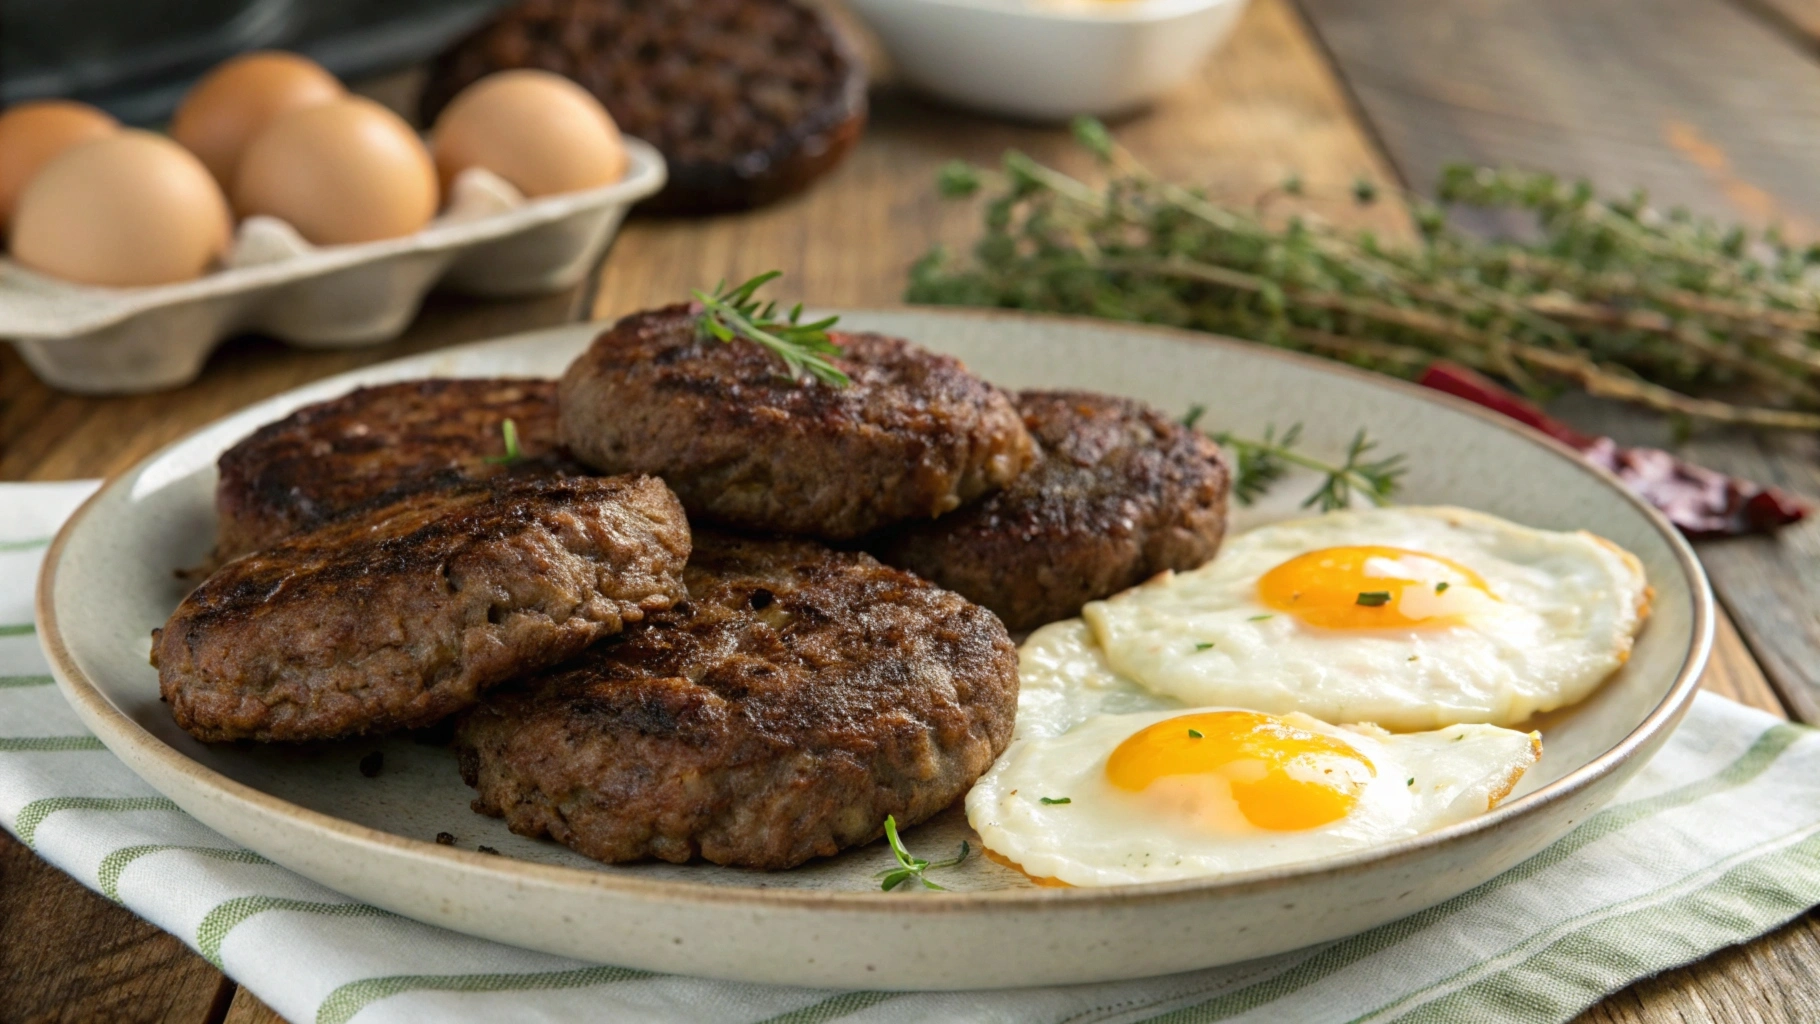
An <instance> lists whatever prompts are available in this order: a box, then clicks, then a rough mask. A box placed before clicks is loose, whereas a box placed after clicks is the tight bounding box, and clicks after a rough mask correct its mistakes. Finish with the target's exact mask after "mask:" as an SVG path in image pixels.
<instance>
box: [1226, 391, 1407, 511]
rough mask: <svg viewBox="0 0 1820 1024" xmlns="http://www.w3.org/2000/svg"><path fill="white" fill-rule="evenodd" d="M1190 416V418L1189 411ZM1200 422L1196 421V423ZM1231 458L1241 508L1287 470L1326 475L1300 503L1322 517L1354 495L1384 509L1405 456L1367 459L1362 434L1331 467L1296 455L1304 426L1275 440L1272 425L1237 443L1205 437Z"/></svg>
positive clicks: (1231, 437) (1229, 436) (1232, 438)
mask: <svg viewBox="0 0 1820 1024" xmlns="http://www.w3.org/2000/svg"><path fill="white" fill-rule="evenodd" d="M1191 415H1194V413H1193V411H1192V410H1191ZM1196 418H1197V419H1198V416H1197V417H1196ZM1208 436H1210V437H1212V438H1213V439H1214V440H1215V441H1217V442H1218V443H1219V445H1220V446H1221V447H1222V448H1225V449H1227V450H1228V451H1230V452H1231V453H1232V457H1233V467H1232V495H1233V497H1235V498H1237V499H1238V500H1239V504H1241V505H1250V504H1252V503H1253V502H1255V501H1257V500H1258V499H1259V498H1260V497H1262V496H1263V495H1264V493H1265V492H1266V491H1268V490H1270V488H1271V486H1272V485H1274V484H1275V483H1276V482H1277V481H1278V480H1281V479H1282V478H1283V475H1284V474H1285V473H1287V472H1289V467H1290V466H1300V467H1302V468H1303V469H1312V470H1314V471H1315V472H1317V473H1321V474H1324V479H1323V480H1322V481H1321V486H1320V487H1319V488H1317V489H1316V490H1315V492H1314V493H1313V494H1311V495H1309V496H1308V498H1307V499H1306V500H1304V501H1303V502H1302V507H1303V508H1313V507H1315V506H1319V507H1320V509H1321V511H1323V512H1332V511H1334V510H1335V509H1342V508H1349V507H1351V505H1352V496H1353V493H1354V492H1355V491H1356V492H1359V493H1362V494H1364V495H1365V497H1366V499H1367V500H1369V501H1370V502H1371V503H1372V504H1374V505H1383V504H1385V503H1387V502H1388V501H1389V500H1390V497H1391V495H1393V494H1395V493H1396V490H1397V485H1398V483H1399V482H1400V480H1401V478H1402V476H1403V473H1404V472H1405V467H1404V465H1403V456H1401V455H1391V456H1388V457H1386V458H1382V459H1372V458H1368V456H1369V455H1370V454H1371V452H1372V450H1373V449H1375V448H1377V442H1375V441H1373V440H1371V439H1370V438H1369V437H1367V436H1366V434H1365V431H1363V430H1360V431H1359V432H1358V433H1357V434H1355V435H1353V438H1352V444H1351V445H1349V446H1347V449H1346V458H1345V460H1344V461H1342V462H1341V463H1339V464H1338V465H1335V464H1334V463H1331V462H1326V461H1323V460H1321V459H1317V458H1314V457H1312V456H1308V455H1303V454H1302V453H1301V452H1298V451H1296V450H1295V447H1296V444H1297V442H1299V441H1300V440H1301V439H1302V425H1301V424H1300V423H1297V424H1295V425H1293V426H1291V427H1290V428H1289V429H1288V430H1285V431H1284V432H1283V434H1282V436H1281V437H1279V436H1277V432H1276V427H1275V425H1271V426H1268V427H1265V428H1264V436H1263V437H1262V438H1245V437H1239V436H1238V435H1236V434H1233V433H1231V432H1226V431H1222V432H1220V433H1215V434H1210V435H1208Z"/></svg>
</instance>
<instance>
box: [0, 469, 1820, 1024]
mask: <svg viewBox="0 0 1820 1024" xmlns="http://www.w3.org/2000/svg"><path fill="white" fill-rule="evenodd" d="M92 489H93V485H92V484H86V483H84V484H36V485H23V484H11V485H0V627H3V628H0V824H4V825H5V826H6V827H7V828H8V829H9V830H11V831H12V833H13V834H14V835H16V836H18V837H19V838H20V840H21V841H23V842H25V843H26V844H27V845H29V846H31V847H32V848H33V849H34V850H36V851H37V852H38V853H39V854H40V855H42V856H43V857H45V858H46V859H47V860H49V861H50V862H51V863H53V864H56V865H57V866H58V867H60V868H62V869H63V870H64V871H67V872H69V873H70V874H71V875H73V876H75V877H76V878H77V879H78V880H80V881H81V882H82V883H83V884H85V885H88V886H90V887H91V888H93V889H95V890H96V891H98V892H101V893H103V894H105V895H106V896H107V897H108V898H109V899H113V900H117V901H119V902H121V903H123V904H125V905H126V906H128V907H130V908H131V909H132V910H133V911H135V912H136V913H138V914H140V915H141V916H143V917H144V918H146V919H147V920H149V921H151V922H152V923H154V924H156V925H158V926H159V927H161V928H164V929H166V930H168V931H170V932H172V933H173V934H175V935H177V936H179V937H180V938H182V939H183V940H184V941H185V942H187V943H189V944H190V945H191V946H192V947H194V948H195V949H196V951H197V952H199V953H201V954H202V955H203V956H205V957H207V958H208V959H209V960H210V961H212V962H214V963H216V964H218V965H220V966H221V967H222V969H223V970H225V971H227V972H228V973H229V974H230V975H232V976H233V977H234V979H235V980H237V981H238V982H240V983H241V984H243V985H245V986H247V987H248V988H250V989H252V990H253V992H254V993H256V994H257V995H258V996H259V997H260V998H261V999H263V1000H265V1001H266V1002H267V1003H268V1004H269V1005H271V1006H272V1007H273V1008H274V1009H276V1010H278V1011H279V1012H280V1013H282V1014H284V1015H285V1016H286V1017H287V1018H289V1019H290V1020H292V1021H294V1022H298V1024H303V1022H316V1024H342V1022H346V1021H357V1022H360V1024H378V1022H382V1021H400V1022H404V1021H423V1020H436V1021H486V1022H493V1021H520V1020H522V1021H557V1020H563V1021H570V1020H603V1021H624V1020H640V1021H717V1022H727V1024H752V1022H758V1021H771V1022H780V1021H789V1022H798V1024H810V1022H820V1021H836V1020H838V1021H842V1022H851V1024H886V1022H892V1024H898V1022H912V1021H950V1020H988V1021H1002V1022H1055V1024H1060V1022H1071V1024H1081V1022H1087V1021H1170V1022H1184V1024H1185V1022H1211V1021H1247V1022H1263V1021H1300V1022H1312V1024H1324V1022H1334V1024H1338V1022H1354V1021H1359V1022H1362V1021H1522V1022H1532V1021H1534V1022H1554V1021H1566V1020H1568V1019H1570V1018H1572V1017H1573V1016H1574V1015H1575V1014H1576V1013H1577V1012H1578V1011H1579V1010H1581V1009H1582V1008H1584V1007H1586V1006H1588V1005H1589V1004H1591V1003H1593V1002H1594V1001H1595V1000H1597V999H1598V998H1599V997H1600V996H1602V995H1604V994H1606V993H1608V992H1611V991H1613V990H1615V989H1617V988H1620V987H1622V986H1624V985H1625V984H1627V983H1629V982H1631V981H1633V980H1635V979H1637V978H1641V977H1643V976H1645V975H1649V974H1652V973H1655V972H1657V971H1661V970H1664V969H1666V968H1669V967H1673V966H1676V965H1679V964H1684V963H1687V962H1689V961H1692V960H1696V959H1698V958H1700V957H1702V956H1705V955H1706V954H1708V953H1710V952H1712V951H1713V950H1715V949H1718V948H1719V947H1721V946H1725V945H1728V944H1731V943H1735V942H1739V941H1741V940H1743V939H1748V938H1750V937H1752V936H1755V935H1758V934H1761V933H1763V932H1764V931H1767V930H1769V929H1771V928H1773V927H1775V926H1776V925H1778V924H1780V923H1781V922H1783V921H1786V920H1788V919H1789V918H1791V917H1793V916H1794V915H1796V914H1799V913H1801V912H1802V911H1803V910H1805V909H1806V908H1808V907H1809V906H1811V905H1813V904H1815V903H1820V739H1816V737H1815V734H1814V733H1813V732H1812V731H1811V730H1808V729H1806V728H1803V727H1800V726H1792V725H1787V724H1784V723H1780V722H1778V721H1776V720H1775V719H1773V718H1771V717H1770V716H1768V715H1765V714H1763V713H1761V712H1758V711H1753V710H1750V709H1747V708H1743V707H1740V706H1738V705H1737V704H1733V703H1730V702H1728V701H1725V700H1723V699H1721V698H1718V697H1713V696H1711V695H1703V696H1702V697H1701V698H1700V700H1699V702H1698V703H1697V704H1696V705H1695V706H1694V708H1693V711H1692V712H1691V713H1690V714H1689V715H1688V718H1687V721H1686V723H1685V724H1684V725H1683V726H1682V727H1681V729H1680V731H1679V732H1678V733H1677V734H1676V735H1675V736H1674V738H1673V739H1672V740H1671V741H1670V742H1669V744H1668V746H1667V747H1666V749H1664V750H1663V752H1662V753H1661V754H1660V755H1659V756H1658V757H1657V758H1656V759H1655V761H1654V762H1652V763H1651V764H1650V765H1649V766H1648V767H1647V768H1646V769H1645V770H1644V771H1643V772H1642V773H1640V775H1639V776H1638V777H1637V778H1636V780H1635V781H1633V782H1631V783H1630V785H1629V786H1628V787H1627V788H1626V789H1625V790H1624V792H1623V793H1622V794H1621V795H1620V796H1619V798H1618V799H1617V801H1616V802H1614V803H1613V804H1612V805H1611V806H1610V807H1608V808H1606V809H1605V810H1604V811H1602V812H1600V813H1599V814H1597V815H1594V816H1593V817H1591V818H1589V819H1588V820H1586V821H1585V822H1584V823H1582V824H1581V825H1580V826H1579V827H1578V828H1576V829H1575V830H1574V831H1573V832H1572V833H1570V834H1569V835H1568V836H1567V837H1566V838H1565V839H1563V840H1561V842H1559V843H1557V844H1556V845H1555V846H1553V847H1551V848H1549V849H1548V850H1546V851H1544V852H1543V853H1541V854H1540V855H1538V856H1536V857H1535V858H1534V859H1532V860H1529V861H1527V862H1525V863H1524V864H1522V865H1520V866H1519V867H1517V868H1516V869H1515V870H1513V871H1511V872H1510V873H1508V874H1506V875H1504V876H1502V877H1500V878H1498V879H1496V880H1494V881H1492V882H1489V883H1487V884H1485V885H1483V886H1480V887H1479V888H1477V889H1475V890H1473V891H1471V892H1469V893H1467V894H1465V895H1463V896H1460V897H1458V898H1456V899H1454V900H1451V901H1449V902H1447V903H1445V904H1442V905H1441V906H1439V907H1435V908H1433V909H1432V910H1427V911H1424V912H1422V913H1420V914H1416V915H1414V916H1413V917H1409V918H1406V919H1404V920H1401V921H1397V922H1395V923H1393V924H1389V925H1385V926H1384V927H1381V928H1378V929H1375V930H1373V931H1370V932H1366V933H1365V934H1363V935H1357V936H1354V937H1352V938H1349V939H1344V940H1341V941H1339V942H1333V943H1329V944H1327V945H1324V946H1319V947H1316V948H1313V949H1306V950H1300V951H1298V952H1295V953H1290V954H1286V955H1283V956H1277V957H1271V958H1269V959H1266V960H1262V961H1257V962H1253V963H1247V964H1240V965H1237V966H1234V967H1224V968H1218V969H1215V970H1209V971H1200V972H1196V973H1193V974H1185V975H1173V976H1169V977H1164V978H1152V979H1148V980H1144V981H1135V982H1125V983H1118V984H1101V985H1083V986H1076V987H1071V988H1053V989H1035V990H1023V991H1010V992H967V993H933V994H917V993H905V994H895V993H886V992H827V991H815V990H809V989H799V988H779V987H771V986H763V985H743V984H731V983H727V982H718V981H704V980H700V979H694V978H683V977H675V976H669V975H656V974H651V973H648V972H645V971H636V970H628V969H625V968H620V967H602V966H595V965H590V964H584V963H578V962H575V961H570V960H564V959H561V958H558V957H552V956H548V955H546V954H542V953H532V952H528V951H525V950H521V949H515V948H512V947H508V946H501V945H497V944H495V943H490V942H484V941H482V940H479V939H474V938H469V937H467V936H463V935H457V934H455V933H453V932H447V931H442V930H440V929H437V928H432V927H429V926H427V925H422V924H418V923H417V922H415V921H410V920H406V919H404V918H400V917H397V916H394V915H392V914H388V913H386V912H384V911H381V910H378V909H375V908H373V907H369V906H365V905H362V904H360V903H356V902H354V901H351V900H349V899H347V898H346V897H343V896H341V895H339V894H337V893H334V892H331V891H329V890H327V889H324V888H323V887H321V886H319V885H316V884H315V883H313V882H309V881H306V880H305V879H303V878H300V877H298V876H297V875H294V874H291V873H290V872H289V871H286V870H284V869H283V868H280V867H278V866H276V865H274V864H271V863H269V862H267V861H266V860H264V859H263V858H261V857H259V856H257V855H256V854H253V853H250V852H248V851H246V850H241V849H237V848H235V847H234V846H233V845H232V844H230V843H229V842H228V841H227V840H225V839H223V838H222V837H221V836H219V835H216V834H215V833H213V832H211V831H209V830H208V829H206V828H204V827H203V826H202V825H200V824H198V823H197V822H196V821H194V820H192V819H191V818H189V817H188V816H187V815H185V814H183V813H182V812H180V811H179V810H178V809H177V808H176V807H175V806H174V805H173V804H172V803H171V802H170V801H169V800H166V799H164V798H163V797H161V796H159V795H158V794H157V793H156V792H154V791H152V790H151V789H150V788H148V787H147V786H146V785H145V784H144V783H142V782H140V781H139V779H138V778H137V777H135V776H134V775H133V774H132V773H131V772H130V771H128V770H127V769H126V767H125V766H123V765H122V764H121V763H120V762H119V761H118V760H116V759H115V758H114V757H113V755H111V754H109V753H108V752H107V751H106V750H105V749H103V748H102V747H101V745H100V743H98V742H97V741H96V740H95V739H94V737H92V736H90V735H88V734H87V733H85V732H84V731H83V729H82V727H81V726H80V724H79V723H78V722H77V720H76V717H75V715H74V714H73V713H72V712H71V711H70V709H69V708H68V707H67V706H66V705H65V704H64V702H63V700H62V698H61V697H60V696H59V694H58V692H57V689H56V687H55V686H53V685H52V684H51V680H50V677H49V675H48V674H47V668H46V666H45V663H44V660H43V658H42V656H41V655H40V654H39V651H38V647H37V641H36V638H35V636H34V635H33V633H34V631H33V628H32V624H31V581H32V579H33V578H34V576H35V575H36V572H37V566H38V562H39V560H40V559H41V558H42V556H43V546H44V543H45V541H46V539H47V538H48V537H49V536H50V534H51V533H52V532H53V531H54V530H55V528H56V526H57V524H58V523H59V522H60V521H61V520H62V519H63V517H64V516H66V515H68V514H69V512H70V510H71V509H73V508H74V507H75V505H76V504H77V503H78V502H80V501H81V500H82V498H83V497H85V496H86V495H87V494H88V493H89V492H90V491H91V490H92ZM905 898H907V899H915V898H917V897H916V896H914V895H906V897H905Z"/></svg>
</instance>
